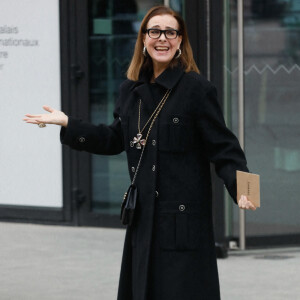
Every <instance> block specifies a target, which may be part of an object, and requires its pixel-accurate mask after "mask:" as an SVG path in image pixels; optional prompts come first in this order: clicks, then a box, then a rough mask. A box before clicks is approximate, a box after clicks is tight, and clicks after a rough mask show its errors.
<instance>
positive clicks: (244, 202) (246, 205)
mask: <svg viewBox="0 0 300 300" xmlns="http://www.w3.org/2000/svg"><path fill="white" fill-rule="evenodd" d="M238 205H239V208H241V209H251V210H256V207H255V206H254V205H253V203H252V202H251V201H249V200H248V198H247V196H244V195H242V196H241V199H240V200H239V201H238Z"/></svg>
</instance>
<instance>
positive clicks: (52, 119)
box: [23, 105, 69, 127]
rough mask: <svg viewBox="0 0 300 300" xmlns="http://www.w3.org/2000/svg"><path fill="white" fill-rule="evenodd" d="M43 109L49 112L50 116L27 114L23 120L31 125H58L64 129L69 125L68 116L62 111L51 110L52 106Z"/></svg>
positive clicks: (45, 106)
mask: <svg viewBox="0 0 300 300" xmlns="http://www.w3.org/2000/svg"><path fill="white" fill-rule="evenodd" d="M43 109H44V110H46V111H48V112H49V114H40V115H31V114H26V115H25V118H24V119H23V120H24V121H25V122H26V123H31V124H40V123H44V124H56V125H60V126H63V127H67V125H68V119H69V118H68V116H67V115H66V114H65V113H63V112H62V111H60V110H56V109H53V108H51V107H50V106H47V105H44V106H43Z"/></svg>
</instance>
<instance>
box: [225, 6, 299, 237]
mask: <svg viewBox="0 0 300 300" xmlns="http://www.w3.org/2000/svg"><path fill="white" fill-rule="evenodd" d="M236 6H237V0H224V8H225V10H224V12H225V13H224V50H225V51H224V62H225V63H224V87H225V88H224V103H225V112H226V121H227V123H228V125H229V126H230V127H231V128H232V129H233V131H234V132H235V133H236V134H237V128H238V97H237V96H238V94H237V92H238V86H237V82H238V80H237V76H238V66H237V7H236ZM299 49H300V1H298V0H274V1H267V0H264V1H261V0H252V1H250V0H245V1H244V65H245V72H244V76H245V116H244V118H245V152H246V156H247V159H248V166H249V169H250V171H251V172H253V173H258V174H260V175H261V202H262V207H261V208H260V209H258V210H257V211H256V212H255V213H252V212H247V216H246V236H247V237H248V238H249V237H267V236H292V235H297V234H298V235H299V234H300V218H299V210H300V196H299V195H300V184H299V183H300V118H299V116H300V89H299V82H300V50H299ZM227 198H228V197H227ZM227 200H228V201H227V202H226V219H227V222H226V224H227V227H226V234H227V236H229V237H230V236H234V237H237V236H238V209H237V208H236V207H233V205H232V203H231V200H230V199H227Z"/></svg>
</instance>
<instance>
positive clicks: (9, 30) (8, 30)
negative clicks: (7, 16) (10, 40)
mask: <svg viewBox="0 0 300 300" xmlns="http://www.w3.org/2000/svg"><path fill="white" fill-rule="evenodd" d="M18 33H19V29H18V27H16V26H7V25H2V26H0V34H18Z"/></svg>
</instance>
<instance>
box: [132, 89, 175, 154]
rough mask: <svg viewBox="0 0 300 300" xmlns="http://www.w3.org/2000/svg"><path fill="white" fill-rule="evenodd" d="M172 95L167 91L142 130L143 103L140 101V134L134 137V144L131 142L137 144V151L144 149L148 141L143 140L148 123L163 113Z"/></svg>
mask: <svg viewBox="0 0 300 300" xmlns="http://www.w3.org/2000/svg"><path fill="white" fill-rule="evenodd" d="M170 93H171V90H167V91H166V93H165V95H164V96H163V98H162V99H161V100H160V102H159V103H158V105H157V106H156V108H155V110H154V111H153V113H152V114H151V116H150V118H149V119H148V121H147V122H146V124H145V125H144V127H143V128H142V130H141V106H142V101H141V99H140V103H139V118H138V133H137V135H136V137H134V138H133V140H132V142H131V143H132V144H133V145H134V144H136V148H137V149H142V146H145V144H146V140H147V139H143V138H142V137H143V131H144V129H145V128H146V127H147V125H148V123H149V122H150V121H151V120H152V119H153V118H154V116H155V118H156V117H157V116H158V114H159V112H160V111H161V109H162V107H163V105H164V104H165V102H166V100H167V99H168V97H169V95H170Z"/></svg>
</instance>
